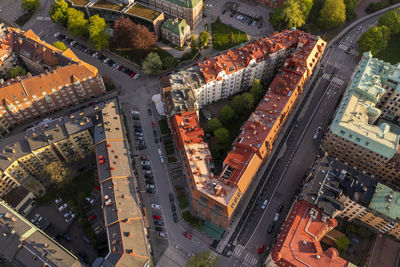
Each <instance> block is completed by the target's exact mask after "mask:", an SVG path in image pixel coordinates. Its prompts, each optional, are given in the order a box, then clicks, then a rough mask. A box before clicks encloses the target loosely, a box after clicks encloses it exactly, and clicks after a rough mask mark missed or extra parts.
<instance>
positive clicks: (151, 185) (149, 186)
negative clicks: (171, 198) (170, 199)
mask: <svg viewBox="0 0 400 267" xmlns="http://www.w3.org/2000/svg"><path fill="white" fill-rule="evenodd" d="M146 188H148V189H155V188H156V187H155V186H154V184H147V185H146Z"/></svg>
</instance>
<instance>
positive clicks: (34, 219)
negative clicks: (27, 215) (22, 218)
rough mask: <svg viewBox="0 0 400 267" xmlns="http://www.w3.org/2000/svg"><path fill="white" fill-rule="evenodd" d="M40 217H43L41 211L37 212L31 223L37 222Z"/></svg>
mask: <svg viewBox="0 0 400 267" xmlns="http://www.w3.org/2000/svg"><path fill="white" fill-rule="evenodd" d="M40 217H41V216H40V214H39V213H36V214H35V215H34V216H33V217H32V219H31V223H34V222H36V221H37V220H38V219H39V218H40Z"/></svg>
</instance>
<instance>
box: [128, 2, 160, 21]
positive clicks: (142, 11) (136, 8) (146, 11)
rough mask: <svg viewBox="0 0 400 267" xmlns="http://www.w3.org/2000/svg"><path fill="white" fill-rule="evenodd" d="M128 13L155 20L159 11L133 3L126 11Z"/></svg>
mask: <svg viewBox="0 0 400 267" xmlns="http://www.w3.org/2000/svg"><path fill="white" fill-rule="evenodd" d="M126 13H128V14H132V15H135V16H137V17H141V18H144V19H147V20H150V21H153V20H155V19H156V18H158V17H159V16H160V14H161V13H160V12H158V11H157V10H154V9H151V8H149V7H146V6H144V5H141V4H139V3H136V4H134V5H133V6H132V7H131V8H129V10H128V11H127V12H126Z"/></svg>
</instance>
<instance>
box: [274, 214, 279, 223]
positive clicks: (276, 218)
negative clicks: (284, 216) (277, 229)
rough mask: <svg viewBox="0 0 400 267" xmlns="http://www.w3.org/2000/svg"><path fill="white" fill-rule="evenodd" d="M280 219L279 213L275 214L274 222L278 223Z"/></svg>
mask: <svg viewBox="0 0 400 267" xmlns="http://www.w3.org/2000/svg"><path fill="white" fill-rule="evenodd" d="M278 219H279V213H278V212H277V213H276V214H275V217H274V222H276V221H278Z"/></svg>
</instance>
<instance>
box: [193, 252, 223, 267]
mask: <svg viewBox="0 0 400 267" xmlns="http://www.w3.org/2000/svg"><path fill="white" fill-rule="evenodd" d="M210 254H211V251H209V250H205V251H203V252H200V253H196V254H195V255H194V256H192V257H191V258H190V259H189V261H188V262H187V266H188V267H216V266H217V260H218V258H214V257H213V258H212V259H209V257H210Z"/></svg>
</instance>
